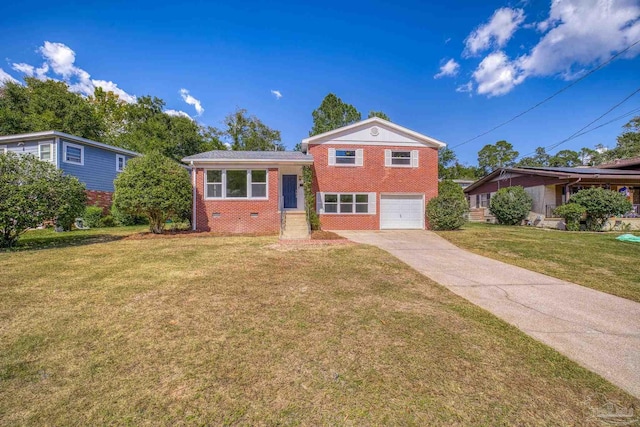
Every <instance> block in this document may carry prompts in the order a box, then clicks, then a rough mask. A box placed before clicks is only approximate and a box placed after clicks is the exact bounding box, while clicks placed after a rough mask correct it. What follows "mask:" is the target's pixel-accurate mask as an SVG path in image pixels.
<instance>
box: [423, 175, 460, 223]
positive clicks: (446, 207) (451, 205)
mask: <svg viewBox="0 0 640 427" xmlns="http://www.w3.org/2000/svg"><path fill="white" fill-rule="evenodd" d="M468 211H469V205H468V204H467V199H466V197H465V196H464V192H463V191H462V187H460V186H459V185H458V184H456V183H455V182H453V181H450V180H444V181H441V182H440V183H439V184H438V196H437V197H434V198H433V199H431V200H429V202H428V203H427V220H428V221H429V226H430V227H431V228H432V229H434V230H456V229H458V228H460V227H462V226H463V225H464V223H465V222H466V219H465V217H464V214H465V213H467V212H468Z"/></svg>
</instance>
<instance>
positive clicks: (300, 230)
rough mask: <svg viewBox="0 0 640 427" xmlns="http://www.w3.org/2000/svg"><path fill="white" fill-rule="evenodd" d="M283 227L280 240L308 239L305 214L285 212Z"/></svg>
mask: <svg viewBox="0 0 640 427" xmlns="http://www.w3.org/2000/svg"><path fill="white" fill-rule="evenodd" d="M284 215H285V217H284V225H283V229H282V233H281V234H280V238H281V239H283V240H303V239H309V238H310V237H311V236H310V235H309V228H308V226H307V215H306V213H305V212H297V211H291V212H285V214H284Z"/></svg>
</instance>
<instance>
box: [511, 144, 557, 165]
mask: <svg viewBox="0 0 640 427" xmlns="http://www.w3.org/2000/svg"><path fill="white" fill-rule="evenodd" d="M550 158H551V156H549V155H548V154H547V152H546V150H545V148H544V147H538V148H536V152H535V154H534V155H533V156H530V157H523V158H522V159H521V160H520V161H519V162H518V164H517V166H522V167H527V166H528V167H539V168H540V167H545V166H549V159H550Z"/></svg>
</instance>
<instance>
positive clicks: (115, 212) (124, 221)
mask: <svg viewBox="0 0 640 427" xmlns="http://www.w3.org/2000/svg"><path fill="white" fill-rule="evenodd" d="M110 212H111V216H112V217H113V222H114V225H116V226H129V225H140V224H148V223H149V222H148V220H147V218H145V217H144V216H142V215H129V214H128V213H125V212H122V211H121V210H120V209H118V207H117V206H116V205H112V206H111V210H110Z"/></svg>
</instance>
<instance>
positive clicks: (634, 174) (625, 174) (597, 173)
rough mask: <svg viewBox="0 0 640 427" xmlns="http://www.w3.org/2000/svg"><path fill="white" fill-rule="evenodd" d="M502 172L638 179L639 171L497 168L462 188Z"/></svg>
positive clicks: (489, 179)
mask: <svg viewBox="0 0 640 427" xmlns="http://www.w3.org/2000/svg"><path fill="white" fill-rule="evenodd" d="M503 173H516V174H522V175H534V176H535V175H537V176H546V177H552V178H554V177H555V178H558V179H574V178H599V179H624V178H632V179H634V180H636V179H640V171H632V170H621V169H600V168H562V167H528V166H526V167H525V166H522V167H513V168H498V169H496V170H494V171H493V172H491V173H490V174H488V175H485V176H484V177H482V178H480V179H479V180H477V181H476V182H474V183H473V184H471V185H470V186H468V187H467V188H465V189H464V191H465V192H469V191H472V190H474V189H476V188H478V187H480V186H481V185H483V184H484V183H486V182H490V181H491V180H493V179H494V178H495V177H496V176H499V175H500V174H503Z"/></svg>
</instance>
